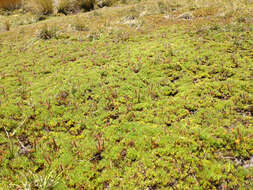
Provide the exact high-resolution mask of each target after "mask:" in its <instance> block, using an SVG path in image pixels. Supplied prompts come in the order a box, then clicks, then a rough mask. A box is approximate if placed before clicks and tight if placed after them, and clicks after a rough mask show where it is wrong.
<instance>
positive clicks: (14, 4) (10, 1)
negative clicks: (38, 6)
mask: <svg viewBox="0 0 253 190" xmlns="http://www.w3.org/2000/svg"><path fill="white" fill-rule="evenodd" d="M20 6H21V0H0V8H2V9H6V10H13V9H17V8H20Z"/></svg>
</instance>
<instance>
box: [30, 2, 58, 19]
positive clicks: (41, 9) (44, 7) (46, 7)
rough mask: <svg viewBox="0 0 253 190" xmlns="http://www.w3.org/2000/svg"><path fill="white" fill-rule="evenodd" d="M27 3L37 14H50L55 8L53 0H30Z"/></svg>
mask: <svg viewBox="0 0 253 190" xmlns="http://www.w3.org/2000/svg"><path fill="white" fill-rule="evenodd" d="M26 5H27V7H28V9H30V10H31V11H32V12H34V13H36V14H42V15H49V14H52V13H53V12H54V10H55V8H54V1H53V0H28V2H27V4H26Z"/></svg>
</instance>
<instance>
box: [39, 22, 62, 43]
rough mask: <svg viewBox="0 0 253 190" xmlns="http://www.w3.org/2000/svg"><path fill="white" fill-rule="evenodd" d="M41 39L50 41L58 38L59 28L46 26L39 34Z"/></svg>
mask: <svg viewBox="0 0 253 190" xmlns="http://www.w3.org/2000/svg"><path fill="white" fill-rule="evenodd" d="M37 37H38V38H39V39H43V40H49V39H51V38H57V28H56V26H48V25H47V24H45V25H44V26H43V27H42V28H41V29H40V31H39V32H38V34H37Z"/></svg>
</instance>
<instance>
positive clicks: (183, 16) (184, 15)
mask: <svg viewBox="0 0 253 190" xmlns="http://www.w3.org/2000/svg"><path fill="white" fill-rule="evenodd" d="M193 18H194V16H193V14H192V13H189V12H186V13H183V14H181V15H179V16H178V17H177V19H185V20H191V19H193Z"/></svg>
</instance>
